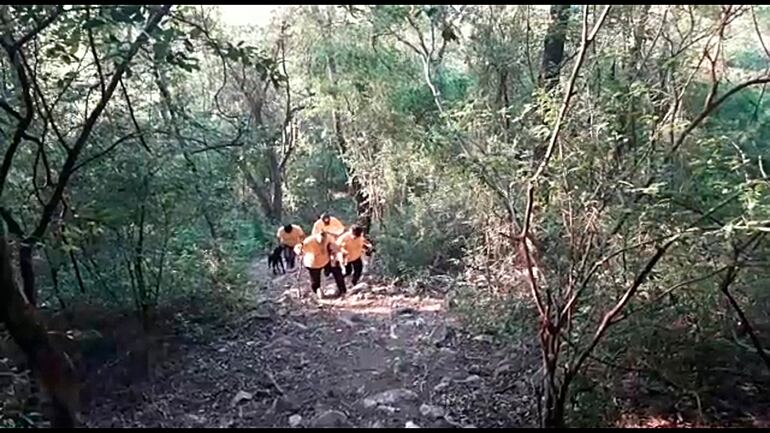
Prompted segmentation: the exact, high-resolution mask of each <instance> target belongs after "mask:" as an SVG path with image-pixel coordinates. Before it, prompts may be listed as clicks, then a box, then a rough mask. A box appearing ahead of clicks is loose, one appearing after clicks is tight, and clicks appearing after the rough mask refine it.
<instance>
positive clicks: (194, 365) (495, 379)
mask: <svg viewBox="0 0 770 433" xmlns="http://www.w3.org/2000/svg"><path fill="white" fill-rule="evenodd" d="M252 273H253V275H252V278H253V279H255V280H257V281H262V282H264V283H265V284H260V285H258V286H257V287H260V286H261V287H262V288H261V289H257V290H256V292H255V293H253V295H252V296H251V297H250V298H251V300H250V301H249V303H251V305H252V307H251V308H250V309H248V310H250V311H247V312H246V313H244V314H243V315H241V316H240V317H239V318H237V319H235V321H233V322H230V323H227V322H224V323H220V324H218V325H216V326H213V327H211V326H209V327H206V326H203V325H201V324H200V323H194V321H192V320H190V322H189V323H188V324H187V325H186V327H183V329H182V330H181V331H177V332H176V335H175V336H173V338H169V339H167V340H166V342H165V344H164V347H165V351H166V356H165V357H164V360H163V361H162V362H159V363H158V364H157V365H155V366H153V367H152V371H151V372H150V375H151V379H146V380H143V381H139V382H132V383H126V384H125V385H123V386H120V385H116V384H115V381H114V380H108V378H107V377H105V378H104V379H103V380H102V379H100V378H99V375H96V377H95V378H91V380H90V381H89V383H90V385H89V386H90V390H89V392H90V393H92V394H94V395H98V398H94V399H92V401H91V402H90V404H89V405H88V408H87V411H85V413H84V418H85V419H86V420H87V422H88V425H89V426H93V427H151V426H152V427H156V426H157V427H268V426H272V427H289V426H291V427H335V426H349V427H518V426H530V425H533V423H534V420H535V418H536V413H535V411H536V408H535V404H534V402H533V401H531V396H532V395H533V393H532V390H531V386H532V385H531V383H530V382H531V377H532V375H533V373H534V370H535V369H536V366H537V354H536V353H537V352H536V351H535V350H534V348H532V347H512V346H511V345H510V344H502V343H498V342H495V341H493V339H492V338H490V337H489V336H485V335H472V334H467V333H465V332H463V330H462V329H461V326H460V325H459V322H458V321H457V320H456V319H455V318H453V317H451V315H449V314H448V313H447V311H446V310H445V302H444V300H443V299H442V296H441V295H440V293H438V294H437V293H427V292H425V291H424V292H423V293H417V292H416V291H414V290H411V291H409V292H408V293H405V292H403V291H402V290H401V289H398V288H396V287H393V286H387V285H383V284H379V283H377V282H375V281H371V280H368V279H367V278H368V277H367V278H365V279H364V282H363V283H361V284H359V285H358V286H356V287H355V288H353V289H352V290H350V293H349V294H348V295H347V296H346V297H345V298H344V299H341V300H318V299H316V298H315V297H314V296H312V295H311V294H309V291H308V290H307V286H308V281H307V276H306V275H304V273H303V274H302V275H300V278H299V279H298V278H297V274H296V273H288V274H286V275H283V276H279V277H277V278H273V277H272V275H269V274H268V273H267V272H266V266H265V265H264V263H261V262H260V263H255V266H254V269H253V272H252ZM330 280H331V279H328V280H327V283H331V281H330ZM298 285H299V287H302V288H304V289H305V292H304V296H303V297H302V298H299V297H298V290H297V288H298ZM332 286H333V284H332V285H331V286H327V288H326V289H329V290H331V289H332ZM108 374H111V375H112V376H113V377H114V374H115V373H114V369H113V373H108Z"/></svg>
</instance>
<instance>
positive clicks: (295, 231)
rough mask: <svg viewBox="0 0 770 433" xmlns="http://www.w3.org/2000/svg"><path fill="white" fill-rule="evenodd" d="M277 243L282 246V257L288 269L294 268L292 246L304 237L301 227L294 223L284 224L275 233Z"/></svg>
mask: <svg viewBox="0 0 770 433" xmlns="http://www.w3.org/2000/svg"><path fill="white" fill-rule="evenodd" d="M275 237H277V238H278V243H279V244H280V245H281V246H282V247H283V258H284V260H286V265H287V266H288V268H289V269H293V268H294V258H295V255H294V247H295V246H297V244H299V243H300V242H302V241H303V240H304V239H305V232H304V231H303V230H302V227H300V226H298V225H296V224H286V225H285V226H283V227H280V228H279V229H278V232H277V233H276V234H275Z"/></svg>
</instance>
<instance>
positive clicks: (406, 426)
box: [404, 421, 420, 428]
mask: <svg viewBox="0 0 770 433" xmlns="http://www.w3.org/2000/svg"><path fill="white" fill-rule="evenodd" d="M404 428H420V426H418V425H417V424H415V423H414V422H412V421H407V422H406V425H404Z"/></svg>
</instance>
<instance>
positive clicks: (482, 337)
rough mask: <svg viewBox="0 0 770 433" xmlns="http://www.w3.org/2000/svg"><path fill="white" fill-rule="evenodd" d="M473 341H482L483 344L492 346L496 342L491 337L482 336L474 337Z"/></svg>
mask: <svg viewBox="0 0 770 433" xmlns="http://www.w3.org/2000/svg"><path fill="white" fill-rule="evenodd" d="M473 341H481V342H483V343H488V344H492V343H494V342H495V340H494V338H492V336H491V335H486V334H481V335H477V336H475V337H473Z"/></svg>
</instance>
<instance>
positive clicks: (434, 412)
mask: <svg viewBox="0 0 770 433" xmlns="http://www.w3.org/2000/svg"><path fill="white" fill-rule="evenodd" d="M420 413H421V414H422V416H425V417H428V418H434V419H438V418H442V417H443V416H444V409H442V408H440V407H438V406H434V405H432V404H427V403H423V404H422V405H421V406H420Z"/></svg>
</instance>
